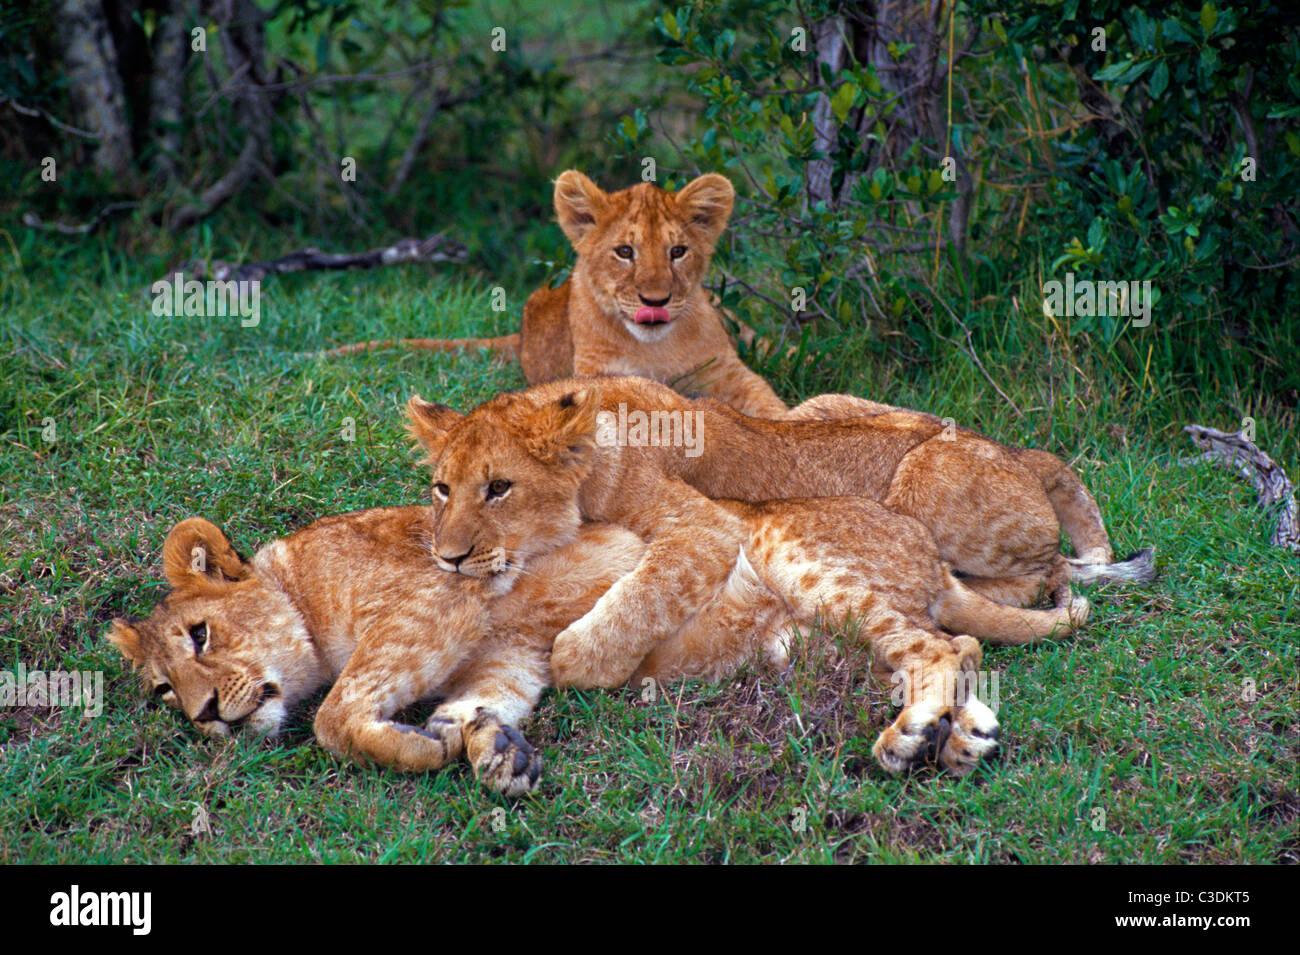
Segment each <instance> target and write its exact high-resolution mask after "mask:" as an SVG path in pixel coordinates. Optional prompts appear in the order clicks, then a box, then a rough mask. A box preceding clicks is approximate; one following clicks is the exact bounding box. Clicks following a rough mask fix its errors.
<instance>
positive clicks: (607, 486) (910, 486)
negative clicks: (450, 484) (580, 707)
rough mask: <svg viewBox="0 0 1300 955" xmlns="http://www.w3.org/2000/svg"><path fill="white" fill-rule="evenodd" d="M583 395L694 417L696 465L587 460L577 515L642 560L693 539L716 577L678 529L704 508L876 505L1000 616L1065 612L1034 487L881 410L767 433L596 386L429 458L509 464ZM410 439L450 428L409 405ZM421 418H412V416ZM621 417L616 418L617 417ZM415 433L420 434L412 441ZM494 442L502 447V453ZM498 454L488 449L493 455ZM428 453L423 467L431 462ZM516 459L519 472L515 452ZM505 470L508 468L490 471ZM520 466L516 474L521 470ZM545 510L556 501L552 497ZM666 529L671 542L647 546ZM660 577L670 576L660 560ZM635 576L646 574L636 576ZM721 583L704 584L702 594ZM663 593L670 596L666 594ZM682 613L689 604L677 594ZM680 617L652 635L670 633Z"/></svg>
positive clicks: (486, 420)
mask: <svg viewBox="0 0 1300 955" xmlns="http://www.w3.org/2000/svg"><path fill="white" fill-rule="evenodd" d="M588 392H590V393H593V394H596V398H594V399H592V400H594V402H595V404H594V405H592V408H591V409H589V410H590V411H591V412H592V413H595V411H596V410H602V411H604V412H607V413H609V414H611V415H617V414H620V413H624V414H626V413H630V412H633V411H637V410H641V411H644V412H647V413H660V414H662V413H672V414H676V415H679V416H680V415H689V416H693V417H692V419H691V420H692V422H694V421H695V420H696V417H694V416H696V415H698V420H699V422H700V425H699V429H698V431H699V433H698V436H697V440H698V442H699V450H700V451H701V453H700V454H699V456H697V457H692V456H691V455H690V454H688V453H686V449H685V448H684V447H666V446H658V447H616V446H611V447H595V446H594V442H591V441H590V439H587V440H588V444H592V445H593V446H592V447H589V448H587V449H586V450H585V451H583V452H582V453H584V454H587V455H589V456H591V458H592V461H593V467H592V470H591V474H590V477H588V478H585V479H584V480H583V482H582V486H581V493H580V495H579V497H578V502H577V506H578V507H579V508H580V509H581V511H582V513H583V514H584V516H587V517H588V518H590V519H597V520H610V521H614V522H617V523H622V524H625V525H626V526H628V527H630V528H631V529H633V530H634V531H636V532H637V533H638V534H641V535H642V536H645V537H647V539H648V540H649V541H650V547H651V549H652V551H653V552H654V554H655V557H656V559H658V558H659V556H660V551H659V548H660V547H661V546H663V548H664V551H663V556H664V557H666V558H670V557H671V553H672V551H671V548H672V547H675V546H678V545H679V544H680V543H681V540H680V539H679V538H685V537H687V536H689V535H690V533H691V532H692V531H695V532H696V533H697V535H698V536H699V538H700V539H699V540H698V541H697V542H696V543H695V544H694V545H693V546H694V548H695V549H696V550H699V551H701V552H702V553H704V554H707V555H709V558H708V561H707V562H706V566H707V567H709V568H710V571H711V572H712V573H714V574H721V573H722V571H723V570H724V569H725V568H727V567H729V566H730V561H731V558H732V556H733V555H732V554H731V553H729V552H728V553H724V552H723V551H724V548H722V547H721V545H720V544H719V543H718V542H710V541H709V540H708V538H707V534H706V533H705V532H704V531H697V530H696V529H695V528H694V527H692V526H691V515H692V514H694V513H695V512H697V511H700V512H707V510H708V507H709V503H708V501H707V498H736V499H740V500H746V501H764V500H770V499H772V498H777V497H834V496H856V497H866V498H869V499H871V500H875V501H879V502H880V503H882V504H884V505H885V506H887V507H889V508H890V509H892V510H894V511H896V512H898V513H900V514H904V515H907V516H910V517H913V518H915V519H917V520H919V521H920V522H921V523H922V524H924V525H925V526H926V527H927V528H929V530H930V533H931V534H933V535H934V538H935V541H936V543H937V544H938V547H939V553H940V555H941V556H942V557H943V559H944V560H946V561H948V562H949V563H950V564H951V565H952V566H953V568H954V570H955V571H956V572H957V573H959V574H960V575H961V576H962V577H963V579H964V583H965V584H966V586H968V587H971V588H972V589H975V590H977V591H979V592H980V593H981V594H983V595H984V596H987V597H989V598H990V599H993V600H997V601H999V602H1001V603H1007V604H1013V605H1025V604H1029V603H1031V602H1033V601H1035V600H1037V599H1039V598H1040V597H1042V596H1051V597H1052V598H1053V599H1054V602H1055V603H1056V604H1057V606H1065V605H1066V604H1067V603H1068V600H1069V577H1070V568H1069V565H1068V564H1067V562H1066V560H1065V558H1064V557H1063V556H1062V554H1061V552H1060V546H1059V541H1060V524H1059V522H1058V520H1057V517H1056V513H1055V511H1054V509H1053V507H1052V502H1051V500H1050V499H1049V497H1048V495H1047V492H1046V491H1045V489H1044V487H1043V484H1042V482H1041V481H1040V479H1039V478H1038V477H1037V476H1036V475H1035V473H1034V472H1033V471H1031V470H1030V469H1029V468H1028V467H1026V466H1025V465H1024V464H1022V463H1021V461H1020V460H1019V457H1018V454H1017V452H1016V450H1015V449H1010V448H1006V447H1004V446H1002V445H1000V444H997V443H996V442H994V441H990V440H989V439H987V438H984V437H982V436H980V435H978V434H975V433H973V432H970V431H967V430H965V429H961V428H945V427H944V426H943V425H942V424H941V423H940V422H939V421H937V420H936V419H934V418H932V417H931V416H929V415H924V414H919V413H917V412H908V411H889V412H885V413H881V414H876V415H873V416H870V417H858V418H852V419H845V420H829V421H820V420H813V421H804V420H795V421H769V420H762V419H756V418H751V417H748V416H744V415H740V414H738V413H736V412H735V411H733V410H732V409H730V408H729V407H727V406H725V405H723V404H720V403H718V402H713V401H708V400H694V401H692V400H689V399H685V398H683V397H682V396H680V395H678V394H676V393H675V392H673V391H672V390H671V389H669V388H666V387H664V386H663V385H660V384H658V383H655V382H652V381H648V380H646V379H641V378H632V377H622V378H602V379H591V380H585V381H584V380H574V381H564V382H553V383H550V384H547V385H539V386H537V387H535V388H532V389H529V390H528V391H525V392H522V393H519V394H507V395H502V396H499V397H497V398H495V399H492V400H491V401H488V402H486V403H485V404H483V405H482V406H480V408H479V409H477V410H476V411H475V412H474V414H473V415H472V416H471V420H470V421H468V422H466V424H465V425H464V426H463V427H459V428H457V430H456V432H455V436H454V439H453V440H452V443H453V444H455V445H457V450H456V453H455V454H454V455H441V457H440V458H439V460H440V467H446V468H448V469H456V468H463V469H466V473H465V474H463V475H460V477H461V478H464V479H469V478H471V477H473V474H471V473H470V470H469V469H472V468H475V467H478V468H481V467H486V466H487V465H485V464H481V463H473V464H471V463H469V462H478V461H479V459H480V458H483V457H484V455H485V454H487V453H489V452H491V453H499V454H500V455H506V456H509V455H510V454H511V451H510V448H512V447H514V446H515V445H516V444H519V445H520V446H521V447H522V446H523V445H522V443H521V442H523V441H524V440H525V439H523V438H520V437H519V436H521V435H525V434H527V433H528V431H529V429H532V430H535V431H541V432H542V433H547V432H546V428H547V427H548V426H549V424H550V423H551V422H552V420H553V419H556V418H557V416H558V417H563V416H564V415H565V414H567V412H566V411H565V410H564V409H563V408H561V407H560V403H561V401H562V400H564V399H565V398H566V396H572V395H574V394H578V393H582V394H586V393H588ZM413 407H416V411H417V412H419V413H418V414H417V415H416V417H417V419H418V420H416V422H415V425H414V427H415V428H416V430H417V435H418V436H419V437H420V438H421V440H422V441H424V442H425V444H426V446H429V447H436V448H438V449H439V451H438V454H441V451H440V447H441V445H440V442H441V441H443V440H446V438H447V433H448V432H450V431H451V428H452V427H454V426H456V425H457V424H458V423H459V420H460V415H459V414H458V413H457V412H455V411H452V410H451V409H443V408H441V406H429V405H419V406H413ZM421 408H422V409H423V410H421ZM620 408H622V409H623V410H622V412H620ZM421 428H423V433H421V432H420V429H421ZM502 435H513V436H515V437H512V438H510V439H509V440H506V439H503V438H502V437H501V436H502ZM498 445H499V446H500V447H497V446H498ZM438 454H435V455H434V456H438ZM518 457H519V459H520V460H524V461H526V460H527V455H524V454H522V453H521V455H519V456H518ZM492 463H493V464H499V465H507V466H508V465H512V464H513V463H514V461H513V459H510V460H507V459H504V458H503V459H502V460H500V461H493V462H492ZM521 466H523V467H527V466H528V465H527V464H523V465H521ZM553 493H554V495H556V499H557V500H558V499H565V498H566V496H567V495H568V493H569V491H568V489H567V488H565V487H556V488H555V489H554V491H553ZM468 527H469V525H468V524H467V525H466V526H465V527H459V528H448V535H449V536H448V537H447V538H446V539H445V544H446V546H447V547H449V548H452V549H454V548H455V547H456V546H458V544H459V543H460V542H464V541H467V540H468V539H469V530H468ZM666 527H667V528H677V529H678V532H677V534H676V535H674V536H673V537H672V538H671V543H669V544H665V545H660V544H659V543H658V542H657V540H656V535H660V536H662V534H663V530H664V528H666ZM664 566H665V567H669V568H672V567H674V566H675V565H674V564H673V562H672V561H671V559H669V560H665V561H664ZM641 572H642V573H645V574H646V575H650V576H652V577H653V576H656V575H658V574H659V573H660V572H657V571H651V570H650V569H648V568H645V567H643V568H642V570H641ZM672 576H673V578H674V579H673V582H672V585H671V587H672V588H676V587H687V588H689V586H690V582H689V581H686V580H680V579H677V578H683V577H687V576H688V575H687V574H686V573H685V572H684V571H676V572H673V574H672ZM720 579H721V577H718V578H717V579H716V580H714V581H712V582H711V584H710V585H712V584H716V583H717V582H718V580H720ZM670 589H671V588H670ZM682 594H683V600H684V601H686V602H687V603H688V604H689V602H690V601H691V600H692V599H693V595H692V594H691V593H689V591H688V590H685V591H683V592H682ZM681 621H682V616H681V615H678V616H677V617H676V619H674V620H672V621H669V622H668V623H666V624H665V626H664V629H665V632H669V631H671V630H672V629H674V628H675V627H676V626H678V625H680V623H681Z"/></svg>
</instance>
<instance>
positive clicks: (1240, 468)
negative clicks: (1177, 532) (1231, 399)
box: [1178, 424, 1300, 554]
mask: <svg viewBox="0 0 1300 955" xmlns="http://www.w3.org/2000/svg"><path fill="white" fill-rule="evenodd" d="M1183 430H1184V431H1186V432H1187V434H1188V435H1190V436H1191V439H1192V443H1193V444H1195V445H1196V446H1197V447H1198V448H1200V449H1201V453H1200V454H1197V455H1193V456H1192V457H1189V458H1183V459H1181V460H1180V461H1179V462H1178V463H1179V464H1198V463H1200V462H1202V461H1207V462H1209V463H1211V464H1217V465H1218V466H1220V467H1222V468H1226V469H1228V470H1229V471H1235V472H1236V473H1237V474H1238V475H1239V476H1240V477H1242V478H1244V479H1245V480H1247V481H1249V482H1250V483H1251V485H1252V486H1253V487H1254V488H1255V491H1256V493H1257V494H1258V495H1259V506H1260V507H1261V508H1263V509H1264V510H1265V511H1268V510H1272V509H1276V510H1277V514H1278V518H1277V526H1276V527H1275V528H1273V536H1272V537H1271V538H1270V540H1271V542H1272V544H1273V546H1275V547H1283V548H1286V549H1287V550H1289V551H1292V552H1293V553H1297V554H1300V525H1298V524H1297V508H1296V499H1295V485H1294V484H1292V483H1291V481H1290V480H1289V479H1288V478H1287V476H1286V472H1285V471H1283V470H1282V468H1281V466H1280V465H1279V464H1278V463H1277V462H1276V461H1274V460H1273V459H1272V458H1270V457H1269V456H1268V455H1267V454H1265V453H1264V452H1263V451H1261V450H1260V449H1259V448H1257V447H1256V446H1255V445H1254V444H1253V443H1252V442H1250V441H1247V440H1246V438H1245V437H1244V436H1243V434H1242V433H1241V432H1240V431H1234V432H1227V431H1218V430H1216V429H1215V428H1206V427H1202V426H1201V425H1199V424H1189V425H1187V427H1185V428H1183Z"/></svg>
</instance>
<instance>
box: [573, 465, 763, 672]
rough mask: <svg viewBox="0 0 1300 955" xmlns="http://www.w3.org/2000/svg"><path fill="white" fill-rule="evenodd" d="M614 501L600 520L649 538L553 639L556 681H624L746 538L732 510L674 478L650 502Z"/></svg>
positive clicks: (686, 614)
mask: <svg viewBox="0 0 1300 955" xmlns="http://www.w3.org/2000/svg"><path fill="white" fill-rule="evenodd" d="M640 497H641V496H640V495H638V494H637V493H636V492H635V490H632V491H628V492H627V493H626V498H627V500H629V501H635V503H634V504H631V505H616V506H614V507H612V508H611V512H610V513H602V514H601V515H600V517H601V519H605V520H613V521H617V522H619V523H620V524H623V525H625V526H626V527H628V528H630V529H631V530H632V531H634V532H636V533H638V534H641V535H644V536H645V537H647V538H649V543H648V545H647V547H646V550H645V553H644V555H643V556H642V557H641V560H640V562H639V563H638V564H637V566H636V569H635V570H633V571H632V572H631V573H630V574H628V575H627V576H626V577H623V578H622V579H620V580H619V581H618V582H617V583H616V584H614V585H613V586H612V587H610V589H609V590H608V592H606V593H605V595H604V596H603V597H601V598H600V600H599V601H597V602H596V605H595V606H594V607H592V609H591V611H590V612H589V613H587V614H586V615H585V616H583V617H582V619H580V620H577V621H576V622H574V623H573V624H572V625H570V626H568V627H566V628H565V630H564V631H563V632H562V633H561V634H560V635H559V636H558V637H556V639H555V649H554V652H553V653H552V655H551V669H552V671H553V673H554V675H555V680H556V685H557V686H576V687H596V686H600V687H615V686H621V685H622V684H624V683H626V682H627V681H628V679H629V678H630V677H631V676H632V674H633V672H634V671H635V670H636V668H637V665H638V664H639V663H640V662H641V660H642V659H643V658H644V657H645V656H646V654H648V653H649V652H650V651H651V650H653V649H654V648H655V647H657V646H658V645H659V644H660V643H662V642H663V641H664V640H666V639H668V638H669V637H671V636H673V635H674V634H676V633H678V632H679V631H680V630H681V629H682V627H683V626H684V625H685V624H686V622H687V621H688V620H690V618H691V617H692V616H693V615H694V614H695V613H696V612H697V611H698V610H699V609H700V608H701V607H703V606H704V605H705V604H706V603H707V601H708V600H709V599H710V598H711V597H712V596H713V595H714V594H715V593H716V592H717V591H718V589H719V588H720V587H721V586H722V584H723V583H724V582H725V581H726V579H727V576H728V575H729V574H730V573H731V570H732V568H733V567H734V565H735V560H736V553H737V551H738V549H739V547H740V544H741V542H742V541H743V540H745V539H746V537H747V531H746V529H745V527H744V526H743V524H742V523H741V522H740V521H739V520H738V519H737V518H736V517H735V516H733V515H732V514H730V513H728V512H727V511H726V510H724V509H723V508H722V507H720V506H719V505H717V504H715V503H714V502H713V501H710V500H709V499H708V498H706V497H704V495H702V494H700V493H699V492H698V491H696V490H694V489H693V488H691V487H689V486H687V485H686V484H684V483H682V482H681V481H676V480H674V481H670V482H668V483H667V484H665V485H663V486H660V487H657V488H656V489H654V490H653V491H652V492H648V498H652V500H648V499H642V500H637V499H638V498H640Z"/></svg>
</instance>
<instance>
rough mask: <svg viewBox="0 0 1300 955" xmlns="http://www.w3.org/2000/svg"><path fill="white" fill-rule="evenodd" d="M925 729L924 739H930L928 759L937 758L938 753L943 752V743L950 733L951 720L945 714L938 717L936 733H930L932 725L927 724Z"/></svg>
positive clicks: (946, 740)
mask: <svg viewBox="0 0 1300 955" xmlns="http://www.w3.org/2000/svg"><path fill="white" fill-rule="evenodd" d="M925 730H926V733H925V735H926V739H929V740H930V741H931V742H930V750H929V756H930V759H938V758H939V754H940V753H941V752H943V744H944V743H946V742H948V737H949V736H950V735H951V734H952V721H951V720H949V719H948V717H946V716H941V717H939V730H938V732H937V733H932V732H931V730H932V727H929V726H927V727H926V728H925Z"/></svg>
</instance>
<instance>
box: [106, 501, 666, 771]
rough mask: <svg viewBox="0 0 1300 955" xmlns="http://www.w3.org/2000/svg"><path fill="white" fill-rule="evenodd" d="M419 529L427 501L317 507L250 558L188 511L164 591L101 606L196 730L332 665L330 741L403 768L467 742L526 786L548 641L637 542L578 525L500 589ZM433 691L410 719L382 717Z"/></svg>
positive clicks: (323, 681) (480, 759) (166, 562)
mask: <svg viewBox="0 0 1300 955" xmlns="http://www.w3.org/2000/svg"><path fill="white" fill-rule="evenodd" d="M431 533H432V531H431V517H430V511H429V509H428V508H427V507H394V508H378V509H375V510H368V511H358V512H356V513H352V514H340V515H337V516H335V517H327V518H324V519H323V520H319V521H317V522H316V523H314V524H312V525H310V526H308V527H306V528H304V529H303V530H300V531H298V532H297V533H295V534H291V535H290V536H289V537H286V538H284V539H282V540H276V541H272V542H271V543H270V544H267V545H266V546H265V547H263V548H262V549H261V550H259V551H258V552H257V553H256V554H255V555H254V556H253V558H252V560H246V559H244V558H243V557H242V556H240V555H239V554H238V553H237V552H236V551H235V549H234V548H233V547H232V546H231V544H230V541H229V540H227V538H226V535H225V534H223V533H222V532H221V531H220V530H219V529H218V528H217V527H216V526H215V525H213V524H211V523H210V522H208V521H206V520H204V519H202V518H199V517H192V518H189V519H188V520H184V521H181V522H180V523H179V524H177V525H176V526H175V527H174V528H172V530H171V533H169V534H168V535H167V540H166V543H165V544H164V545H163V572H164V574H165V576H166V578H167V582H168V583H169V584H170V585H171V587H172V590H171V592H170V593H169V594H167V596H166V597H165V598H163V600H162V602H161V603H159V604H158V606H157V607H156V608H154V611H153V613H152V614H151V615H150V616H149V618H148V619H147V620H141V621H127V620H122V619H117V620H114V621H113V625H112V629H111V631H110V632H109V634H108V639H109V640H110V641H111V642H112V643H113V644H114V645H116V646H117V648H118V649H119V650H120V651H121V652H122V655H123V656H124V657H126V658H127V660H129V661H130V662H131V663H132V664H134V665H135V666H136V667H137V668H138V669H139V670H140V671H141V672H142V675H143V678H144V680H145V684H146V686H147V687H148V689H149V690H150V692H151V693H152V694H153V696H154V697H156V698H158V699H161V700H162V701H163V702H165V703H167V704H168V705H170V706H172V707H175V708H176V709H178V710H180V711H181V712H183V713H184V714H185V715H186V717H188V718H189V719H190V720H191V721H192V722H193V723H194V725H195V726H197V727H198V728H199V729H200V730H201V731H203V732H204V733H207V734H209V735H212V736H227V735H229V734H230V731H231V730H232V729H234V728H236V727H240V726H247V727H248V728H249V729H252V730H255V731H257V732H260V733H267V734H271V735H274V734H276V733H278V732H279V730H280V728H281V725H282V724H283V723H284V720H285V717H286V716H287V714H288V712H289V710H290V708H292V707H293V706H294V705H295V704H297V703H299V702H301V701H302V700H303V699H305V698H306V697H308V696H310V695H311V694H312V693H314V692H315V691H316V690H318V689H320V688H321V687H323V686H326V685H328V684H330V683H334V687H333V689H332V690H331V691H330V693H329V695H328V696H327V697H326V698H325V702H324V703H323V704H321V707H320V710H319V711H318V712H317V714H316V737H317V739H318V740H320V743H321V745H323V746H324V747H325V748H327V749H329V750H331V751H333V752H335V753H338V754H340V755H344V756H351V757H353V758H356V759H360V760H362V761H368V762H373V763H377V764H379V765H382V766H388V767H391V768H393V769H398V770H406V771H421V770H434V769H440V768H441V767H443V766H445V765H446V764H447V763H448V762H451V761H453V760H456V759H458V758H459V757H460V756H461V755H462V754H463V755H465V756H466V757H467V758H468V759H469V761H470V763H472V764H473V766H474V771H475V773H476V774H477V775H478V777H479V778H480V779H481V780H482V781H483V782H484V783H485V784H486V785H488V786H490V787H492V788H493V789H498V790H500V791H502V792H505V793H518V792H523V791H525V790H527V789H530V788H532V786H533V785H534V784H535V783H536V781H537V777H538V773H539V772H540V770H541V760H540V758H539V757H538V755H537V754H536V753H535V752H534V751H533V748H532V747H531V746H529V745H528V743H527V742H526V741H525V740H524V738H523V737H522V736H520V735H519V733H518V731H517V730H516V729H515V725H516V724H517V723H518V722H519V721H520V720H522V719H524V718H525V717H526V716H528V714H529V713H531V712H532V709H533V707H534V706H535V705H536V703H537V699H538V697H539V696H540V695H541V692H542V690H543V689H544V688H545V687H546V686H547V685H549V683H550V669H549V666H548V662H547V660H548V657H549V655H550V650H551V642H552V641H553V640H554V638H555V635H556V634H557V633H558V632H559V631H560V630H562V629H563V628H564V627H565V626H567V625H568V624H570V623H572V622H573V621H574V620H576V619H577V618H578V617H580V616H582V614H584V613H586V612H587V610H589V609H590V608H591V607H592V605H593V604H594V603H595V602H596V600H597V598H598V597H599V596H600V595H601V594H602V593H604V592H605V591H606V590H607V589H608V588H609V586H610V585H611V584H612V583H614V581H616V580H617V579H618V578H619V577H621V576H622V575H623V574H625V573H627V572H628V571H629V570H631V569H632V568H633V567H635V566H636V563H637V561H638V560H639V559H640V557H641V553H642V551H643V550H644V545H643V544H642V542H641V540H640V539H639V538H638V537H636V535H635V534H632V533H630V532H628V531H625V530H622V529H620V528H617V527H612V526H608V525H596V524H589V525H584V526H583V527H581V528H577V529H576V533H575V534H573V535H572V543H569V544H567V545H560V546H557V548H556V549H553V550H552V551H551V552H550V553H549V554H548V555H547V556H545V557H541V558H539V559H538V560H536V561H534V562H533V565H532V568H531V569H532V571H533V572H532V573H530V574H526V575H524V576H522V577H521V578H520V579H519V580H518V581H517V582H516V583H515V586H514V587H513V589H511V590H510V592H509V593H508V594H505V595H502V596H497V595H496V589H497V588H496V586H495V583H494V582H492V581H478V580H472V579H470V578H468V577H453V576H452V575H450V574H444V573H441V572H440V571H438V570H437V568H436V567H434V566H433V565H432V561H431V560H430V558H429V548H430V546H431V542H432V537H431ZM335 681H337V682H335ZM436 697H442V698H443V702H442V704H441V705H440V706H438V708H437V709H436V710H435V711H434V713H433V715H432V716H431V717H430V718H429V720H428V722H427V723H426V724H425V726H424V727H423V728H418V727H415V726H408V725H406V724H403V723H398V722H394V721H393V715H394V714H395V713H397V712H398V711H399V710H401V709H402V708H403V707H406V706H409V705H411V704H413V703H416V702H419V701H421V700H425V699H432V698H436Z"/></svg>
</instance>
